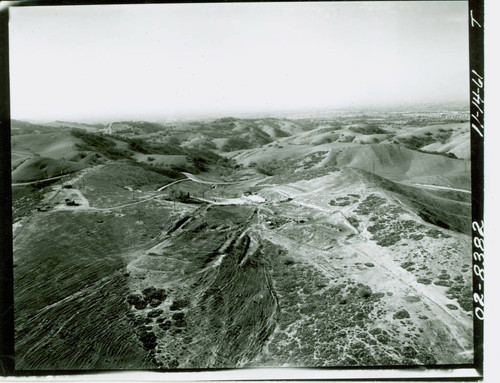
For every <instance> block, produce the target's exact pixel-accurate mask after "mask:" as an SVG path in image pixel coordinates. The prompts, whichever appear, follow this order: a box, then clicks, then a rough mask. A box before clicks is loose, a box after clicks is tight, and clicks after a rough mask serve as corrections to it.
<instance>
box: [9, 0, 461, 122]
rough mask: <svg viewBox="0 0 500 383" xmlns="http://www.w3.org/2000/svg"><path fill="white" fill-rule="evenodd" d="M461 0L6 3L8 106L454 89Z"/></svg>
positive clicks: (196, 104)
mask: <svg viewBox="0 0 500 383" xmlns="http://www.w3.org/2000/svg"><path fill="white" fill-rule="evenodd" d="M467 33H468V25H467V2H466V1H463V2H462V1H460V2H455V1H453V2H451V1H441V2H438V1H436V2H431V1H420V2H376V3H375V2H335V3H332V2H329V3H322V2H318V3H246V4H245V3H243V4H242V3H240V4H161V5H157V4H156V5H155V4H152V5H117V6H114V5H107V6H66V7H20V8H11V9H10V75H11V105H12V117H13V118H19V119H23V118H24V119H46V120H51V119H59V120H84V119H85V120H88V119H100V118H102V119H126V118H143V119H144V118H163V117H164V118H168V117H171V116H176V115H186V114H191V113H193V114H204V113H219V114H225V115H230V114H236V113H238V112H258V111H263V112H269V111H273V110H285V109H286V110H295V109H297V110H299V109H300V110H304V109H308V108H324V107H331V108H333V109H334V108H338V107H345V106H358V105H359V106H363V105H367V104H381V105H385V104H388V105H391V104H399V103H411V102H432V101H450V100H467V98H468V35H467Z"/></svg>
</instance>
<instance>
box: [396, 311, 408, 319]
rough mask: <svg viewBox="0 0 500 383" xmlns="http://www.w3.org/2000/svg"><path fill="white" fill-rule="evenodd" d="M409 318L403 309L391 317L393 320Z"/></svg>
mask: <svg viewBox="0 0 500 383" xmlns="http://www.w3.org/2000/svg"><path fill="white" fill-rule="evenodd" d="M409 317H410V313H409V312H408V311H406V310H405V309H402V310H399V311H397V312H396V313H394V315H393V316H392V318H393V319H406V318H409Z"/></svg>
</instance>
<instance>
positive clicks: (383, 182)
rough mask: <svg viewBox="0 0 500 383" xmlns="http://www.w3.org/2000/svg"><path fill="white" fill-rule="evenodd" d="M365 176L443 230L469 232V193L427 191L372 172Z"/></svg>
mask: <svg viewBox="0 0 500 383" xmlns="http://www.w3.org/2000/svg"><path fill="white" fill-rule="evenodd" d="M364 174H365V176H366V177H368V178H369V179H371V180H373V181H374V182H376V183H377V184H378V185H380V186H381V187H383V188H384V189H385V190H388V191H390V192H393V193H396V194H398V195H400V196H402V197H404V198H405V200H406V201H407V202H408V204H409V206H411V207H413V208H414V209H415V210H416V211H417V212H418V214H419V216H420V217H421V218H422V219H423V220H424V221H426V222H428V223H432V224H434V225H437V226H439V227H442V228H443V229H449V230H453V231H457V232H459V233H464V234H470V230H471V229H470V221H471V205H470V194H467V193H460V192H454V191H448V190H427V189H422V188H418V187H414V186H408V185H403V184H400V183H396V182H392V181H389V180H387V179H385V178H382V177H379V176H377V175H374V174H372V173H369V172H364Z"/></svg>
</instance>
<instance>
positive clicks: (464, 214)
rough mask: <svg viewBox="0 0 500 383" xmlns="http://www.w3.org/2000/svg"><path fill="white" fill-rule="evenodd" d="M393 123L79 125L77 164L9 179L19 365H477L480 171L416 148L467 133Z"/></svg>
mask: <svg viewBox="0 0 500 383" xmlns="http://www.w3.org/2000/svg"><path fill="white" fill-rule="evenodd" d="M377 118H379V116H377ZM393 120H394V119H392V120H391V119H390V118H387V119H386V120H385V121H384V123H380V125H377V126H374V125H373V123H369V122H365V123H361V122H359V121H357V120H355V119H353V118H348V119H347V120H346V121H345V124H342V123H341V121H340V122H339V121H338V119H337V120H335V121H334V122H332V123H331V128H332V131H331V132H330V133H331V134H330V135H328V134H327V133H328V132H329V131H328V121H327V122H325V121H321V122H318V121H314V122H309V125H308V122H307V121H304V120H301V121H293V120H286V119H282V120H280V119H272V120H269V121H267V122H266V120H265V119H261V120H251V121H250V122H248V121H246V120H237V119H225V120H224V119H222V120H221V121H218V122H217V123H215V125H217V124H218V125H217V126H219V127H221V126H222V127H224V128H225V129H227V130H231V132H233V131H234V130H238V129H240V130H241V131H242V132H244V133H245V134H247V133H248V134H253V136H252V137H253V139H252V140H249V142H250V144H249V145H250V146H252V147H247V148H241V147H239V146H238V145H240V143H237V142H233V144H234V145H236V148H235V150H232V151H231V150H229V151H220V149H214V150H216V152H214V153H216V154H210V153H209V152H204V151H202V150H201V149H200V150H199V151H198V152H196V151H195V149H194V146H193V147H192V148H191V149H189V148H186V147H189V145H191V144H192V145H194V144H195V142H194V135H195V134H194V133H200V131H203V132H204V135H205V137H209V138H210V140H214V141H215V140H219V141H215V142H219V144H220V145H221V146H222V145H225V146H224V148H225V149H228V148H229V145H230V144H231V141H230V140H229V138H228V136H229V133H227V132H226V133H224V134H219V135H217V134H216V133H217V129H216V128H215V127H214V126H211V127H210V129H209V128H208V127H206V126H204V125H203V124H201V123H196V124H195V123H191V125H190V124H188V123H186V124H185V125H187V126H188V127H190V129H188V128H187V127H186V129H184V130H181V129H180V127H175V126H169V127H164V128H163V130H162V127H158V126H153V125H148V124H139V123H136V124H132V123H121V124H116V129H117V130H116V131H115V132H112V133H113V134H114V135H113V136H111V135H109V132H108V133H107V134H106V135H102V136H99V135H98V134H97V133H96V134H95V135H94V133H89V132H86V133H81V132H79V133H77V136H78V137H80V138H79V140H83V142H84V143H85V146H82V145H83V144H81V143H80V146H75V147H76V148H77V149H78V150H79V153H82V155H77V156H76V157H75V158H76V160H75V159H73V160H72V161H73V162H75V163H76V164H80V165H81V168H79V169H73V170H72V171H68V172H64V177H62V178H56V179H52V180H48V181H46V182H42V183H39V181H37V182H35V183H34V184H32V183H28V184H26V183H19V184H18V185H14V186H13V193H14V201H13V202H14V203H13V209H14V265H15V266H14V267H15V268H14V277H15V286H14V287H15V330H16V333H15V337H16V368H17V369H20V370H29V369H38V370H50V369H68V370H71V369H153V368H160V369H205V368H234V367H287V366H288V367H290V366H294V367H331V366H381V365H391V366H401V365H418V366H421V365H427V366H431V365H441V364H467V363H472V361H473V336H472V335H473V333H472V288H471V283H472V282H471V277H472V273H471V261H472V259H471V258H472V257H471V237H470V197H471V195H470V192H469V190H470V177H469V175H468V173H467V172H466V171H465V170H464V169H467V166H469V167H468V169H469V170H470V163H469V160H468V159H467V158H465V157H463V158H457V156H456V155H455V154H454V155H446V154H442V153H441V154H439V153H437V152H438V151H439V150H441V149H442V148H441V147H439V148H438V147H437V146H438V145H435V148H434V149H439V150H435V151H433V152H432V153H430V152H426V151H425V150H420V149H419V148H417V149H415V148H412V147H409V146H411V145H406V146H405V145H403V141H404V140H405V139H406V140H409V139H408V137H413V138H411V143H412V145H416V144H415V142H414V141H418V140H420V141H418V144H421V145H424V144H425V145H430V144H431V143H432V142H430V141H433V140H434V142H437V141H436V140H443V141H446V139H450V140H453V139H454V137H456V136H457V135H458V134H459V133H460V134H461V132H462V130H463V126H462V125H463V124H462V123H456V122H455V123H453V124H451V123H450V124H443V123H442V121H441V123H439V124H438V122H439V121H433V123H430V124H429V125H428V126H427V128H426V129H424V128H425V126H423V127H422V126H421V125H423V124H422V123H420V124H419V126H417V127H413V128H414V129H415V132H416V133H415V134H414V135H411V134H409V133H408V132H410V133H411V132H412V130H411V128H409V127H408V126H406V125H403V126H404V129H402V128H401V127H400V125H401V124H403V123H402V122H401V121H400V122H398V124H394V125H391V124H390V123H391V121H393ZM398 121H399V120H398ZM61 124H62V123H60V122H59V125H61ZM206 124H207V126H210V124H209V123H206ZM59 125H58V126H59ZM113 126H115V125H113ZM434 126H435V127H434ZM23 127H24V126H23V125H20V128H19V129H21V128H23ZM28 127H29V129H34V128H33V127H32V126H31V125H30V126H28ZM250 128H251V129H250ZM38 129H40V130H42V132H41V133H32V134H41V135H46V134H52V133H46V132H44V131H43V129H44V127H43V126H42V127H39V128H38ZM92 129H94V130H95V131H99V129H102V126H95V127H93V128H92ZM141 129H142V130H141ZM203 129H205V130H203ZM320 129H322V130H320ZM353 129H354V130H353ZM87 130H91V127H89V129H87ZM191 130H192V131H194V133H193V132H192V131H191ZM403 130H404V131H403ZM347 131H350V132H354V133H356V132H357V133H356V137H358V138H356V137H354V138H353V139H352V140H350V139H349V140H350V141H349V140H348V141H349V142H338V141H339V138H341V136H339V137H337V140H334V138H335V137H332V134H334V133H335V132H340V133H342V132H344V133H346V132H347ZM455 131H457V132H458V133H456V134H455ZM130 132H132V133H134V135H138V134H140V135H141V136H142V140H141V141H127V140H129V138H127V134H129V133H130ZM182 132H184V133H182ZM262 132H265V133H266V134H267V136H264V135H263V134H262ZM384 132H385V133H384ZM405 132H406V133H405ZM429 132H430V133H431V134H426V133H429ZM181 133H182V134H184V136H182V134H181ZM233 133H234V132H233ZM316 133H317V134H320V135H322V136H320V137H319V138H318V136H317V134H316ZM340 133H339V134H340ZM354 133H353V134H354ZM403 133H404V134H403ZM130 134H131V133H130ZM162 134H163V137H164V138H165V139H164V141H165V142H169V143H168V144H165V145H166V146H162V147H160V146H155V145H160V144H159V143H158V142H160V141H161V140H160V139H159V137H160V136H162ZM306 134H307V135H308V137H305V136H304V137H302V135H306ZM325 134H327V135H326V136H325ZM374 134H376V135H379V136H378V138H377V141H378V142H374V141H373V137H371V138H370V140H368V138H366V137H365V138H363V139H362V137H361V136H372V135H374ZM224 135H226V137H220V136H224ZM382 135H385V136H384V137H385V138H384V137H383V136H382ZM280 136H282V137H281V139H280ZM420 136H422V137H423V138H421V139H418V138H415V137H420ZM435 136H438V138H435ZM99 137H102V142H111V141H113V142H115V145H114V146H112V147H113V148H114V149H113V150H112V151H110V149H109V147H104V145H102V144H100V143H99V142H100V141H99ZM266 137H271V139H272V140H273V141H271V142H269V143H264V142H265V141H267V140H268V138H266ZM311 137H312V138H313V139H314V140H316V141H314V142H313V143H312V144H311V143H310V142H309V143H302V142H300V143H299V141H300V140H301V139H302V138H308V139H311ZM398 137H399V139H401V142H396V141H397V140H398ZM401 137H402V138H401ZM429 137H431V138H432V137H434V138H432V140H430V139H429ZM173 138H175V140H177V141H178V142H177V143H176V142H175V140H174V139H173ZM327 138H328V139H330V142H327ZM222 139H224V140H226V141H224V142H223V143H222V141H220V140H222ZM355 139H357V140H358V141H359V142H357V143H356V142H353V141H354V140H355ZM386 139H390V140H392V142H383V141H384V140H386ZM18 140H21V141H22V140H24V142H25V143H26V144H25V145H26V146H24V147H23V148H22V149H23V150H24V151H25V152H23V153H24V154H25V155H26V157H28V159H27V160H25V161H29V160H30V159H31V158H32V157H31V156H33V158H35V157H36V156H35V155H34V153H33V152H30V147H29V142H37V145H38V144H39V143H41V142H42V141H37V140H36V139H34V138H30V139H29V140H28V139H27V138H23V136H22V135H19V138H18ZM106 140H107V141H106ZM318 140H319V141H318ZM363 140H365V141H366V142H365V141H363ZM69 141H71V140H68V142H69ZM340 141H342V140H340ZM368 141H369V142H368ZM71 142H73V141H71ZM102 142H101V143H102ZM407 142H410V141H407ZM450 142H451V141H450ZM453 142H454V141H453ZM73 144H74V142H73V143H72V145H73ZM445 144H446V143H443V145H445ZM40 145H41V144H40ZM196 145H200V142H199V140H198V142H197V143H196ZM203 146H204V147H205V146H207V145H203ZM208 146H210V145H208ZM52 147H53V146H52ZM183 148H184V149H183ZM59 149H60V148H59ZM59 149H58V150H59ZM37 150H38V151H40V150H41V149H40V146H37ZM183 150H186V151H185V152H183ZM204 150H206V149H204ZM217 150H219V151H217ZM443 150H444V149H443ZM193 151H195V152H193ZM30 153H31V154H30ZM47 153H48V152H47ZM52 153H56V151H55V149H54V150H52ZM64 153H67V152H64ZM182 153H184V154H182ZM13 155H14V154H13ZM18 156H19V154H18ZM120 156H121V157H120ZM90 157H91V158H93V160H92V161H88V162H84V163H81V162H80V161H81V159H84V158H90ZM46 158H49V157H48V156H47V157H46ZM54 160H55V161H57V159H54ZM174 160H175V161H174ZM162 161H166V162H165V163H164V164H163V163H162ZM27 163H28V164H29V162H27ZM464 164H465V165H464ZM21 166H22V164H20V165H18V167H17V168H16V169H14V172H15V171H16V170H17V169H19V168H20V167H21ZM21 169H22V168H21ZM194 173H196V174H194Z"/></svg>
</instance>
